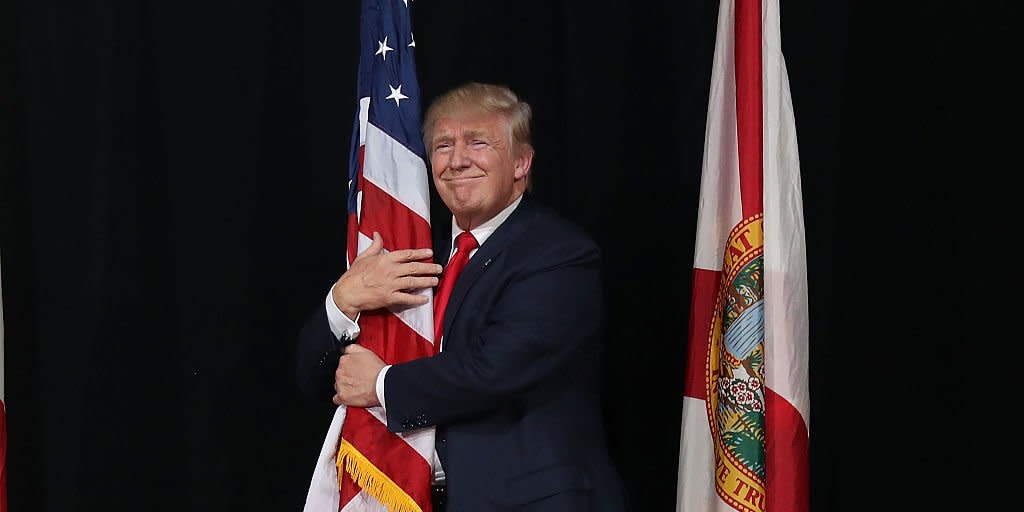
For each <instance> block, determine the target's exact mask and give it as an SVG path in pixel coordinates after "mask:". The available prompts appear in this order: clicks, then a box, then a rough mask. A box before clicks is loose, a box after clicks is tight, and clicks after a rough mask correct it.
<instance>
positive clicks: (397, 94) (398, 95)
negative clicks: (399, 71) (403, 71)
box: [384, 84, 409, 106]
mask: <svg viewBox="0 0 1024 512" xmlns="http://www.w3.org/2000/svg"><path fill="white" fill-rule="evenodd" d="M388 88H389V89H391V95H390V96H388V97H386V98H384V99H386V100H395V106H398V105H399V101H401V100H404V99H408V98H409V97H408V96H406V95H404V94H402V86H401V85H399V86H398V88H397V89H396V88H394V87H391V84H388Z"/></svg>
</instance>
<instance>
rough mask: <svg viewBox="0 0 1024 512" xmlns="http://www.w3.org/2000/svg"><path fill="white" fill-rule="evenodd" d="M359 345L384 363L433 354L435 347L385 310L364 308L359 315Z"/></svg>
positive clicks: (399, 361)
mask: <svg viewBox="0 0 1024 512" xmlns="http://www.w3.org/2000/svg"><path fill="white" fill-rule="evenodd" d="M359 328H360V330H361V331H362V333H361V334H360V335H359V344H360V345H362V346H364V347H366V348H368V349H370V350H372V351H373V352H374V353H375V354H377V356H378V357H380V358H381V359H383V360H384V362H385V363H387V364H397V363H404V362H406V361H411V360H413V359H418V358H421V357H427V356H430V355H433V353H434V346H433V345H432V344H431V343H430V342H429V341H427V340H426V339H425V338H423V337H422V336H420V335H419V334H418V333H417V332H416V331H414V330H412V328H410V327H409V326H408V325H406V324H405V322H403V321H402V319H401V318H398V317H397V316H395V315H394V314H392V313H391V312H390V311H388V310H386V309H378V310H376V311H367V312H366V313H363V314H362V315H361V316H360V318H359Z"/></svg>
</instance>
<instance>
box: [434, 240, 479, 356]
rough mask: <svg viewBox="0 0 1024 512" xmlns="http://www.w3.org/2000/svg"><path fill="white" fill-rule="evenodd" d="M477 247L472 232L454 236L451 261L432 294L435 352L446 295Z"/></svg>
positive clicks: (438, 346)
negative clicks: (453, 252) (453, 250)
mask: <svg viewBox="0 0 1024 512" xmlns="http://www.w3.org/2000/svg"><path fill="white" fill-rule="evenodd" d="M477 247H478V244H477V243H476V238H473V234H472V233H470V232H469V231H463V232H462V233H459V236H457V237H455V254H453V255H452V259H451V261H449V262H448V266H447V267H445V269H444V273H443V274H441V281H440V282H439V283H438V285H437V294H436V295H434V353H435V354H436V353H438V352H440V351H441V335H442V334H443V330H444V310H445V308H446V307H447V306H448V297H450V296H451V294H452V288H455V280H456V279H458V278H459V273H461V272H462V269H463V268H465V267H466V262H467V261H469V253H470V252H471V251H472V250H473V249H476V248H477Z"/></svg>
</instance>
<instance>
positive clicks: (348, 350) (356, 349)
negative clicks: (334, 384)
mask: <svg viewBox="0 0 1024 512" xmlns="http://www.w3.org/2000/svg"><path fill="white" fill-rule="evenodd" d="M369 351H370V349H368V348H366V347H364V346H362V345H360V344H358V343H352V344H350V345H348V346H346V347H345V351H344V352H343V353H342V354H343V356H342V357H344V356H347V355H350V354H358V353H360V352H369ZM339 376H341V375H340V374H339Z"/></svg>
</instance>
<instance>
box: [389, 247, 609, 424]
mask: <svg viewBox="0 0 1024 512" xmlns="http://www.w3.org/2000/svg"><path fill="white" fill-rule="evenodd" d="M561 245H562V246H561V247H560V246H559V244H556V245H555V246H549V247H548V248H547V249H548V250H546V251H544V254H543V255H542V256H541V257H537V258H534V259H535V260H537V261H538V262H537V263H535V264H532V265H528V266H527V268H526V270H523V271H522V272H521V274H520V275H518V276H517V277H516V278H515V279H513V280H512V281H510V282H509V283H508V284H507V287H506V289H505V290H504V291H503V292H502V294H501V296H500V298H499V299H498V301H497V303H496V305H495V307H494V308H493V309H492V311H491V312H490V314H489V315H488V317H487V320H486V324H485V326H484V328H483V329H482V330H481V331H480V332H479V333H478V334H477V335H476V336H475V337H474V338H472V339H470V340H467V342H468V343H467V346H465V347H464V348H461V349H460V350H453V351H449V352H442V353H441V354H438V355H436V356H434V357H430V358H425V359H418V360H415V361H410V362H408V363H403V364H397V365H394V366H392V367H391V368H390V370H389V371H388V373H387V377H386V380H385V383H384V393H385V398H386V403H387V408H386V409H387V418H388V429H389V430H391V431H392V432H402V431H405V430H411V429H416V428H422V427H425V426H429V425H437V424H444V423H448V422H451V421H453V420H457V419H459V418H463V417H468V416H472V415H475V414H479V413H484V412H487V411H488V410H491V409H495V408H497V407H499V406H501V405H504V404H507V403H508V401H509V400H514V399H515V397H516V396H517V395H518V394H519V393H522V392H525V391H527V390H529V389H531V388H532V387H533V386H534V385H536V384H538V383H539V382H541V381H543V380H544V379H545V378H547V377H549V376H551V375H552V373H554V372H558V371H560V370H564V369H565V368H566V367H568V365H571V364H572V360H573V356H574V355H575V354H577V353H579V351H580V350H584V349H589V348H593V349H596V348H597V347H596V340H597V339H598V336H599V335H600V331H601V328H602V313H603V312H602V308H603V304H602V300H603V299H602V295H601V286H600V264H599V254H598V250H597V248H596V246H594V245H593V244H592V243H589V242H588V243H585V244H575V245H574V246H570V247H566V246H565V245H568V244H561ZM464 307H465V306H464ZM588 344H592V345H594V346H590V347H588Z"/></svg>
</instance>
